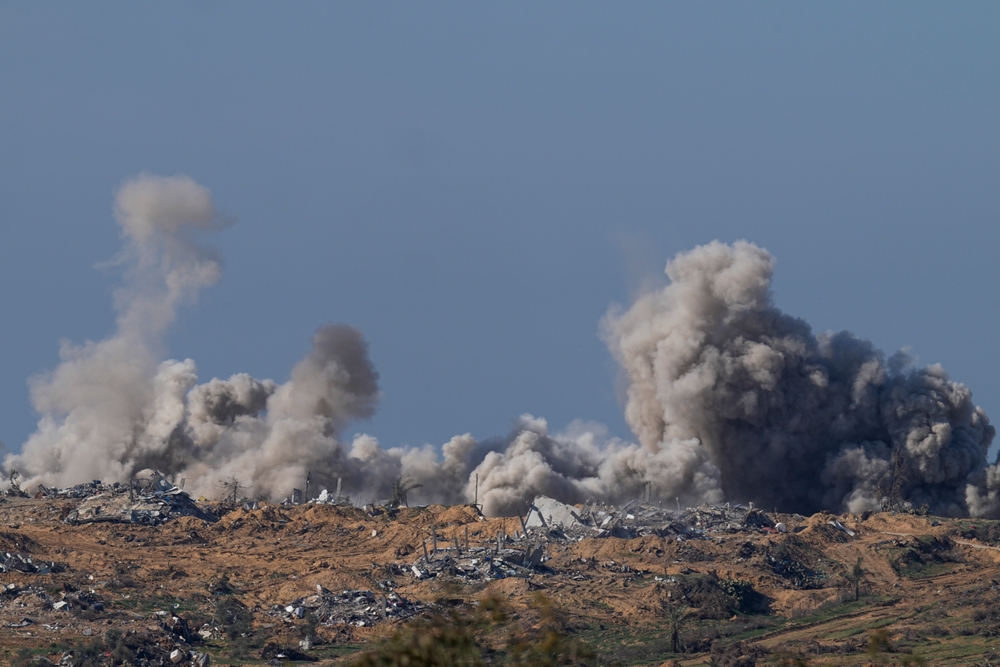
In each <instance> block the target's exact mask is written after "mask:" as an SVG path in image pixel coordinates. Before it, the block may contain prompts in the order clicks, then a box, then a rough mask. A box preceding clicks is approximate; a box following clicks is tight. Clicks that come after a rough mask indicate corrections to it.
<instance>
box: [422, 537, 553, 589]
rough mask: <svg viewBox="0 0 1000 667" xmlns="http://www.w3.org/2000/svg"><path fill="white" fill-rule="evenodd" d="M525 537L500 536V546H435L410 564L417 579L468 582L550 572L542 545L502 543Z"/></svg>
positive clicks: (516, 541)
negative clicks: (463, 547) (450, 578)
mask: <svg viewBox="0 0 1000 667" xmlns="http://www.w3.org/2000/svg"><path fill="white" fill-rule="evenodd" d="M522 541H524V538H522V537H520V536H519V535H518V536H514V537H511V536H507V537H506V538H501V545H500V547H499V548H485V547H472V548H471V549H461V550H458V551H456V550H455V549H454V548H453V547H446V548H443V549H436V550H434V551H433V552H430V553H428V555H427V556H421V557H420V558H418V559H417V560H416V562H414V563H413V564H412V565H411V566H410V572H409V573H410V575H411V576H413V578H415V579H432V578H435V577H446V576H447V577H458V578H459V579H462V580H464V581H465V582H467V583H471V582H476V581H484V582H485V581H492V580H493V579H506V578H509V577H526V576H529V575H531V574H532V573H546V572H551V570H549V569H548V568H546V567H545V566H544V565H543V564H542V563H543V562H544V561H545V560H547V558H546V556H545V552H544V549H543V548H542V546H540V545H535V544H531V543H526V544H525V545H524V546H523V547H521V548H509V547H507V546H505V545H504V544H503V543H505V542H510V543H514V544H517V543H519V542H522Z"/></svg>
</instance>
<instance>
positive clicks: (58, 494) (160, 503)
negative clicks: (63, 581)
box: [38, 472, 217, 526]
mask: <svg viewBox="0 0 1000 667" xmlns="http://www.w3.org/2000/svg"><path fill="white" fill-rule="evenodd" d="M38 497H45V498H74V499H77V498H81V499H83V501H82V502H81V503H80V504H79V505H77V507H76V508H75V509H73V510H71V511H70V512H69V513H68V514H67V515H66V518H65V521H66V523H70V524H83V523H101V522H104V523H138V524H143V525H148V526H155V525H158V524H161V523H163V522H165V521H169V520H170V519H172V518H175V517H178V516H195V517H198V518H200V519H203V520H205V521H216V520H217V517H216V516H215V515H213V514H211V513H209V512H206V511H205V510H203V509H202V508H200V507H198V505H197V504H196V503H195V502H194V501H193V500H192V499H191V496H189V495H188V494H187V493H185V492H184V491H182V490H181V489H180V488H179V487H176V486H174V485H173V484H171V483H170V482H168V481H167V480H166V478H165V477H164V476H163V475H161V474H159V473H156V472H154V473H153V475H152V476H151V477H150V478H148V479H144V480H133V482H132V483H131V484H119V483H118V482H115V483H114V484H102V483H101V482H100V481H94V482H90V483H88V484H78V485H76V486H74V487H71V488H69V489H49V488H46V487H44V486H39V489H38Z"/></svg>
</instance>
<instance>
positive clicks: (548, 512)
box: [524, 496, 583, 528]
mask: <svg viewBox="0 0 1000 667" xmlns="http://www.w3.org/2000/svg"><path fill="white" fill-rule="evenodd" d="M524 524H525V526H527V527H528V528H548V527H550V526H551V527H554V528H575V527H576V526H581V525H583V522H582V521H581V520H580V517H579V515H577V513H576V508H575V507H573V506H572V505H566V504H565V503H561V502H559V501H558V500H555V499H553V498H549V497H547V496H538V497H537V498H535V502H533V503H532V504H531V507H530V508H529V509H528V518H527V519H526V520H525V522H524Z"/></svg>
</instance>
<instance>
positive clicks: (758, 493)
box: [604, 242, 996, 515]
mask: <svg viewBox="0 0 1000 667" xmlns="http://www.w3.org/2000/svg"><path fill="white" fill-rule="evenodd" d="M773 268H774V260H773V258H772V257H771V255H770V254H768V252H767V251H766V250H763V249H761V248H758V247H757V246H755V245H753V244H751V243H747V242H739V243H736V244H735V245H733V246H728V245H725V244H722V243H719V242H714V243H710V244H708V245H705V246H701V247H698V248H695V249H694V250H692V251H690V252H688V253H686V254H682V255H679V256H678V257H676V258H675V259H674V260H673V261H671V262H670V263H669V264H668V265H667V276H668V277H669V278H670V284H669V285H668V286H667V287H665V288H664V289H662V290H660V291H658V292H655V293H651V294H647V295H645V296H643V297H641V298H640V299H638V300H637V301H636V302H635V303H634V304H633V305H632V306H631V307H630V308H629V309H628V310H627V311H624V312H612V313H610V314H609V315H608V317H607V318H606V320H605V323H604V334H605V338H606V340H607V342H608V344H609V346H610V348H611V350H612V353H613V354H614V355H615V357H616V359H617V360H618V361H619V363H620V364H621V366H622V368H623V369H624V372H625V375H626V376H627V380H628V402H627V406H626V418H627V420H628V423H629V425H630V426H631V427H632V430H633V431H634V432H635V433H636V435H637V436H638V437H639V440H640V442H641V443H642V445H643V447H645V448H646V449H647V450H650V451H659V450H661V449H662V448H663V447H669V446H672V445H671V443H674V442H677V441H689V440H692V439H696V440H697V441H698V443H699V446H700V448H701V449H702V450H703V451H704V452H705V454H706V456H705V457H704V461H703V462H702V463H701V464H700V465H702V466H704V467H706V468H709V469H711V470H712V471H713V472H714V473H715V474H714V478H715V479H716V480H717V482H718V485H717V487H716V490H717V491H718V492H719V493H720V494H721V495H722V496H723V497H726V498H732V499H749V500H754V501H756V502H758V503H760V504H762V505H764V506H765V507H769V508H770V507H778V508H782V509H786V510H794V511H799V512H812V511H815V510H819V509H824V508H829V509H835V510H840V509H842V508H843V509H847V510H850V511H858V510H863V509H868V508H872V509H878V508H880V507H882V505H883V503H889V504H893V503H899V504H910V505H915V506H921V505H924V504H926V505H927V506H928V508H929V509H930V510H931V511H933V512H935V513H939V514H946V515H956V514H957V515H961V514H966V513H969V512H972V513H974V514H982V513H995V511H996V498H995V495H996V494H995V487H996V484H995V477H996V472H995V471H994V470H992V469H990V470H987V465H986V457H987V451H988V449H989V446H990V443H991V442H992V440H993V435H994V432H995V430H994V428H993V427H992V426H990V423H989V420H988V419H987V417H986V415H985V414H984V413H983V411H982V410H981V409H980V408H978V407H977V406H976V405H974V404H973V402H972V393H971V392H970V391H969V389H968V388H966V387H965V386H963V385H961V384H959V383H956V382H953V381H951V380H949V378H948V375H947V374H946V373H945V372H944V369H942V368H941V367H940V366H937V365H932V366H927V367H925V368H914V367H912V366H911V365H910V363H909V360H908V359H907V358H906V357H905V356H904V355H902V354H896V355H894V356H892V357H890V358H889V359H886V358H885V357H884V355H883V354H882V353H881V352H880V351H879V350H877V349H875V348H874V347H873V346H872V344H871V343H869V342H868V341H866V340H862V339H859V338H856V337H855V336H853V335H852V334H850V333H848V332H840V333H829V334H820V335H814V334H813V333H812V331H811V330H810V328H809V325H808V324H806V323H805V322H803V321H802V320H799V319H796V318H794V317H791V316H789V315H786V314H784V313H782V312H781V311H780V310H778V309H777V308H775V307H774V305H773V304H772V302H771V293H770V283H771V273H772V271H773ZM695 470H697V471H701V469H695ZM704 474H706V475H709V474H710V473H709V472H708V470H704ZM991 489H992V490H991Z"/></svg>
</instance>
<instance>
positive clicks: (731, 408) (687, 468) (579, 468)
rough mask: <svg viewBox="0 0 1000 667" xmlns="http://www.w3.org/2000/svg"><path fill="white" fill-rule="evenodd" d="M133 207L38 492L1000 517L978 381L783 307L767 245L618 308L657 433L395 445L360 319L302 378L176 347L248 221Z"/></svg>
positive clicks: (610, 331) (68, 355)
mask: <svg viewBox="0 0 1000 667" xmlns="http://www.w3.org/2000/svg"><path fill="white" fill-rule="evenodd" d="M115 215H116V219H117V221H118V224H119V226H120V227H121V233H122V238H123V243H124V247H123V250H122V252H121V254H120V256H119V258H118V262H119V263H120V264H121V265H122V266H123V268H124V275H125V282H124V286H123V287H122V288H121V289H120V290H119V291H118V292H117V293H116V295H115V305H116V308H117V311H118V317H117V328H116V330H115V332H114V333H113V334H112V335H111V336H109V337H108V338H106V339H104V340H101V341H98V342H86V343H84V344H82V345H72V344H69V343H64V344H63V347H62V349H61V351H60V355H61V363H60V364H59V366H58V367H57V368H56V369H55V370H54V371H52V372H51V373H48V374H46V375H42V376H38V377H35V378H33V379H32V380H31V382H30V385H31V397H32V402H33V405H34V406H35V408H36V409H37V410H38V412H39V414H40V415H41V418H40V420H39V422H38V428H37V430H36V432H35V433H34V434H33V435H32V436H31V438H30V439H29V440H28V441H27V442H26V443H25V444H24V446H23V448H22V451H21V453H20V454H14V455H8V456H6V457H5V458H4V465H5V467H6V468H7V469H8V470H10V469H16V470H18V472H19V473H20V474H21V478H22V484H23V485H24V486H25V487H26V488H29V489H30V488H32V487H33V486H35V485H38V484H45V485H47V486H68V485H72V484H76V483H79V482H83V481H87V480H91V479H102V480H105V481H126V480H127V479H129V478H130V477H132V476H133V475H135V474H137V473H139V472H140V471H142V470H144V469H148V468H155V469H158V470H160V471H161V472H163V473H165V474H167V475H169V476H171V477H173V478H175V479H179V478H186V479H187V481H188V483H187V488H188V489H189V490H192V491H194V492H195V493H201V494H204V495H206V496H209V497H217V496H219V495H220V493H221V485H222V483H223V482H224V481H226V480H228V479H230V478H232V477H236V478H237V479H238V480H239V481H240V483H241V484H242V485H244V486H245V487H247V488H248V491H249V492H251V493H252V494H253V495H255V496H257V497H264V498H270V499H274V500H276V499H280V498H282V497H285V496H288V495H289V494H290V492H291V490H292V488H296V487H297V488H303V487H304V485H305V482H306V478H307V477H309V478H311V480H312V487H311V489H310V490H311V491H312V494H313V495H315V494H318V493H319V491H320V490H321V489H322V488H327V489H332V488H334V485H335V484H336V480H337V479H338V478H342V479H343V480H344V490H345V491H346V492H347V493H350V494H351V495H353V496H354V497H355V499H360V500H371V499H379V498H382V499H384V498H387V497H389V496H390V494H391V489H392V486H393V483H395V482H396V481H397V480H400V479H402V480H405V481H408V482H410V483H412V484H419V485H421V486H419V487H418V488H416V489H414V490H413V491H412V492H411V493H410V497H411V498H412V499H413V500H416V501H418V502H445V503H456V502H470V501H473V500H478V502H480V503H481V504H482V505H483V508H484V512H485V513H486V514H488V515H509V514H514V513H521V512H524V511H525V510H526V508H527V506H528V504H529V503H530V502H531V500H532V499H533V498H534V497H535V496H536V495H548V496H552V497H555V498H558V499H560V500H563V501H566V502H582V501H584V500H587V499H598V500H606V501H613V502H621V501H625V500H630V499H633V498H636V497H638V496H640V495H641V494H643V492H644V491H645V490H647V489H648V490H649V492H650V493H651V495H652V497H653V498H654V499H659V500H663V501H666V502H669V503H671V504H673V503H674V502H681V503H683V504H685V505H696V504H699V503H701V502H706V501H708V502H720V501H722V500H724V499H729V500H734V501H748V500H752V501H755V502H757V503H759V504H761V505H763V506H765V507H779V508H781V509H784V510H793V511H799V512H811V511H814V510H818V509H834V510H841V509H848V510H852V511H857V510H862V509H866V508H879V507H882V506H883V505H884V503H886V502H891V503H895V504H897V505H900V504H903V505H905V504H910V505H915V506H919V505H923V504H927V505H928V506H929V507H930V508H931V509H932V510H933V511H935V512H937V513H941V514H952V515H965V514H971V515H973V516H998V515H1000V469H998V467H997V466H988V465H987V462H986V455H987V450H988V448H989V445H990V443H991V441H992V439H993V436H994V429H993V427H992V426H990V424H989V420H988V419H987V418H986V415H985V414H984V413H983V411H982V410H981V409H980V408H978V407H976V406H975V405H974V404H973V403H972V394H971V392H970V391H969V390H968V389H967V388H966V387H965V386H963V385H961V384H958V383H956V382H953V381H951V380H950V379H949V378H948V376H947V374H946V373H945V372H944V370H943V369H942V368H941V367H939V366H927V367H924V368H917V367H914V366H913V365H912V364H911V363H910V361H909V360H908V359H907V358H906V357H905V356H904V355H901V354H897V355H894V356H892V357H890V358H888V359H886V358H885V356H884V355H883V354H882V353H881V352H880V351H879V350H877V349H875V348H874V347H873V346H872V345H871V343H869V342H868V341H865V340H862V339H859V338H856V337H855V336H853V335H852V334H850V333H847V332H841V333H832V334H819V335H816V334H814V333H813V332H812V331H811V329H810V327H809V325H807V324H806V323H805V322H803V321H802V320H799V319H796V318H794V317H791V316H789V315H786V314H784V313H782V312H781V311H780V310H778V309H777V308H775V306H774V305H773V303H772V302H771V294H770V281H771V274H772V271H773V269H774V260H773V258H772V257H771V256H770V255H769V254H768V253H767V251H765V250H763V249H761V248H758V247H757V246H755V245H753V244H751V243H746V242H740V243H737V244H735V245H733V246H728V245H724V244H722V243H718V242H714V243H711V244H708V245H705V246H701V247H698V248H695V249H694V250H692V251H690V252H688V253H683V254H681V255H678V256H677V257H676V258H674V259H673V260H672V261H671V262H670V263H669V264H668V265H667V276H668V277H669V279H670V284H669V285H667V286H666V287H664V288H662V289H660V290H657V291H653V292H650V293H647V294H645V295H643V296H641V297H640V298H638V299H637V300H636V301H635V302H634V303H633V304H632V305H631V306H630V307H629V308H628V309H624V310H622V309H616V310H613V311H611V312H610V313H609V314H608V315H607V317H606V318H605V319H604V321H603V323H602V334H603V336H604V339H605V340H606V341H607V343H608V345H609V347H610V349H611V351H612V354H613V355H614V356H615V358H616V359H617V360H618V361H619V363H620V364H621V367H622V370H623V375H624V377H625V379H626V381H627V387H628V390H627V404H626V418H627V420H628V423H629V425H630V426H631V427H632V429H633V431H634V433H635V435H636V436H637V437H638V439H639V442H640V444H634V443H629V442H625V441H622V440H620V439H618V438H612V437H609V436H608V434H607V433H606V431H605V429H604V428H603V427H601V426H600V425H595V424H588V423H585V422H575V423H573V424H571V425H570V426H569V427H568V428H567V429H565V430H563V431H561V432H556V433H552V432H550V429H549V426H548V424H547V422H546V421H545V420H544V419H540V418H536V417H533V416H531V415H524V416H522V417H521V418H520V419H519V420H518V421H517V422H516V423H515V425H514V428H513V429H512V431H511V433H509V434H508V435H507V436H506V437H503V438H495V439H490V440H484V441H481V442H478V441H476V440H475V439H474V438H473V437H472V436H471V435H470V434H464V435H460V436H456V437H454V438H452V439H451V440H450V441H449V442H447V443H445V444H444V445H443V446H442V447H441V448H440V451H439V448H437V447H434V446H432V445H426V446H424V447H418V448H390V449H384V448H382V447H381V446H380V445H379V443H378V440H377V439H376V438H374V437H372V436H370V435H366V434H361V435H356V436H354V437H353V438H352V439H350V441H347V440H344V439H343V438H342V432H343V430H344V429H345V428H346V427H347V426H348V425H349V424H350V423H352V422H353V421H355V420H358V419H363V418H365V417H368V416H370V415H372V414H373V412H374V411H375V408H376V406H377V403H378V399H379V388H378V374H377V373H376V371H375V369H374V366H373V365H372V363H371V360H370V358H369V355H368V346H367V344H366V342H365V340H364V337H363V336H362V335H361V332H359V331H358V330H356V329H354V328H352V327H349V326H346V325H328V326H324V327H321V328H320V329H318V330H317V331H316V333H315V335H314V337H313V346H312V350H311V351H310V352H309V353H308V354H307V355H306V356H305V357H304V358H303V359H302V360H301V361H300V362H299V363H298V364H296V365H295V367H294V368H293V369H292V370H291V373H290V377H289V379H288V381H286V382H284V383H277V382H275V381H273V380H267V379H264V380H258V379H255V378H253V377H251V376H249V375H247V374H245V373H238V374H236V375H233V376H232V377H230V378H229V379H228V380H221V379H218V378H215V379H212V380H210V381H208V382H205V383H201V384H199V381H198V376H197V369H196V366H195V363H194V361H192V360H190V359H185V360H183V361H181V360H175V359H168V360H166V361H161V359H162V358H163V356H162V349H163V347H164V336H165V334H166V332H167V330H168V328H169V326H170V325H171V324H172V322H173V321H174V319H175V317H176V314H177V309H178V308H179V307H180V306H181V305H183V304H189V303H193V302H194V301H196V299H197V296H198V293H199V291H200V290H201V289H202V288H204V287H207V286H209V285H211V284H213V283H215V282H216V281H217V280H218V278H219V276H220V273H221V267H220V263H219V261H218V259H217V258H216V256H215V254H214V253H213V252H212V251H211V249H209V248H208V247H206V246H204V245H202V244H201V243H200V242H199V239H200V235H201V234H203V233H205V232H210V231H213V230H217V229H220V228H222V227H224V226H226V225H227V224H229V223H230V222H232V221H231V220H228V219H226V218H224V217H222V216H221V215H219V213H218V211H217V210H216V209H215V206H214V205H213V203H212V197H211V194H210V193H209V191H208V190H207V189H205V188H204V187H202V186H200V185H198V184H197V183H195V182H194V181H192V180H191V179H190V178H187V177H185V176H175V177H169V178H164V177H159V176H151V175H142V176H139V177H138V178H135V179H133V180H130V181H128V182H126V183H125V184H124V185H122V187H121V188H120V190H119V192H118V195H117V198H116V202H115ZM6 483H9V482H6ZM2 485H3V483H0V486H2Z"/></svg>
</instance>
